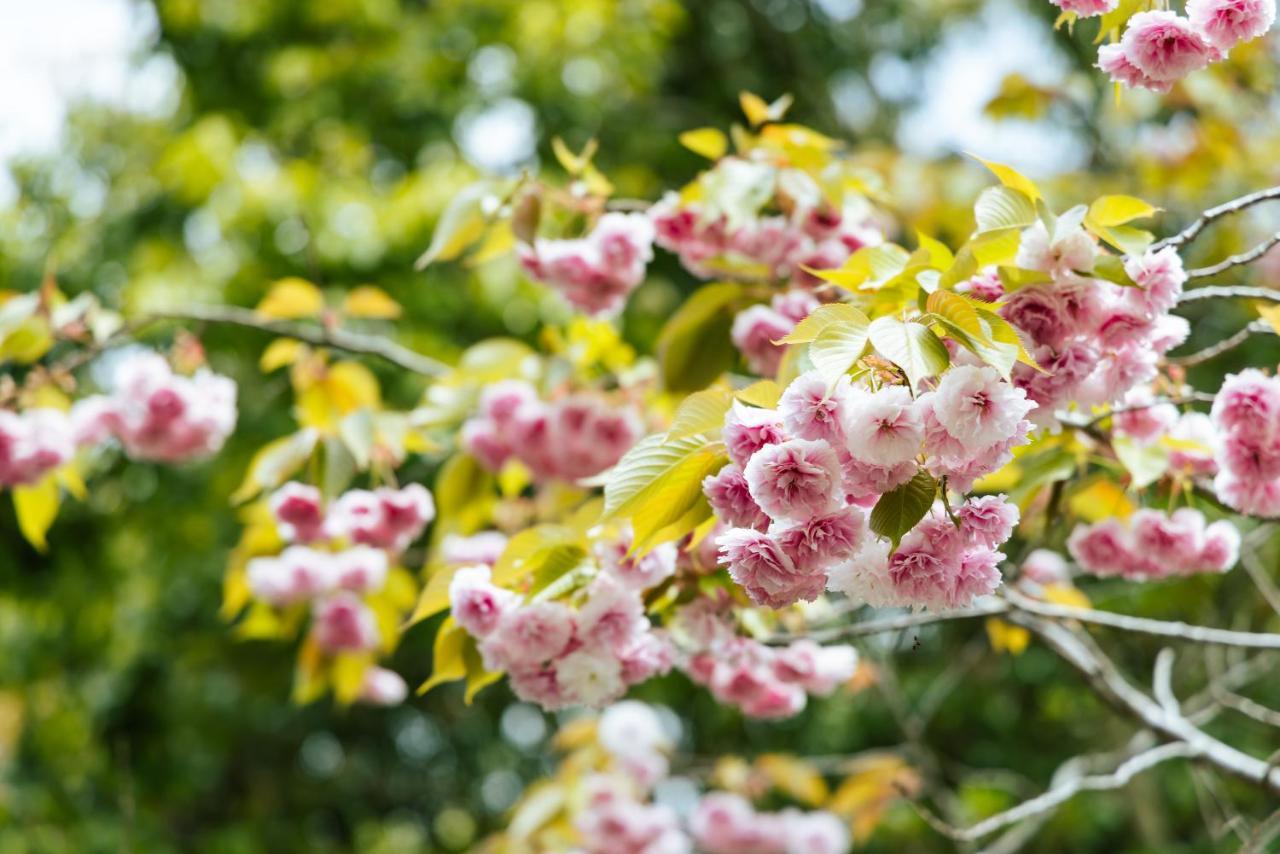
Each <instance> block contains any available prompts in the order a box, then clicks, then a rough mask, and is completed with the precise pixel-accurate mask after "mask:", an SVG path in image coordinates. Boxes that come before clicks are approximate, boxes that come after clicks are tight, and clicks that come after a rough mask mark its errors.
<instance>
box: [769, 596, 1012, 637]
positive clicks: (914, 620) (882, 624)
mask: <svg viewBox="0 0 1280 854" xmlns="http://www.w3.org/2000/svg"><path fill="white" fill-rule="evenodd" d="M1008 610H1009V605H1008V603H1006V602H1002V601H1000V600H999V599H995V598H992V599H988V600H983V601H980V602H979V603H978V604H977V605H974V606H973V607H971V608H957V609H956V610H954V611H923V612H920V613H913V614H903V615H901V616H897V617H885V618H883V619H879V620H868V621H866V622H862V623H849V624H847V625H843V626H833V627H831V628H828V629H815V630H813V631H808V632H782V633H779V634H776V635H770V636H769V637H766V638H764V640H763V642H764V643H766V644H771V645H774V646H786V645H787V644H790V643H792V642H793V641H796V640H799V639H801V638H806V639H808V640H812V641H816V642H818V643H829V642H831V641H837V640H846V639H848V638H860V637H866V636H868V635H882V634H887V633H888V632H897V631H901V630H903V629H914V628H917V627H919V626H928V625H932V624H934V623H947V622H951V621H953V620H967V619H972V618H974V617H990V616H992V615H994V614H1003V613H1004V612H1005V611H1008Z"/></svg>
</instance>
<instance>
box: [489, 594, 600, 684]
mask: <svg viewBox="0 0 1280 854" xmlns="http://www.w3.org/2000/svg"><path fill="white" fill-rule="evenodd" d="M576 622H577V621H576V617H575V615H574V613H573V611H572V610H570V609H569V608H568V607H567V606H565V605H562V604H561V603H559V602H538V603H535V604H532V605H523V606H521V607H518V608H510V609H506V610H504V611H503V612H502V615H501V616H500V617H499V619H498V624H497V626H496V627H495V628H494V629H493V631H492V632H491V633H490V634H489V636H488V637H486V638H485V639H484V641H483V642H482V643H481V645H480V651H481V653H483V655H484V657H485V661H486V666H488V667H489V668H490V669H491V670H503V669H512V668H514V667H519V666H534V665H538V664H541V663H542V662H545V661H548V660H550V659H554V658H558V657H559V656H560V655H561V654H563V653H564V651H565V649H566V648H567V647H568V646H569V643H570V642H571V641H572V640H573V636H574V631H575V627H576ZM489 662H492V663H489Z"/></svg>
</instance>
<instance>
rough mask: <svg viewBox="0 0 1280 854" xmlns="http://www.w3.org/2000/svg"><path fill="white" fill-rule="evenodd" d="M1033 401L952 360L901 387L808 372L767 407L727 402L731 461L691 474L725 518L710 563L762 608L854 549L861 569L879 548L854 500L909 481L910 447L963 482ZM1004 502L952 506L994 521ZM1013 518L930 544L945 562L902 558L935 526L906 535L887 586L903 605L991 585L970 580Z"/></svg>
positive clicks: (1008, 441) (990, 464)
mask: <svg viewBox="0 0 1280 854" xmlns="http://www.w3.org/2000/svg"><path fill="white" fill-rule="evenodd" d="M1034 407H1035V404H1034V403H1032V402H1030V401H1028V400H1027V399H1026V394H1025V393H1024V392H1023V391H1022V390H1021V389H1019V388H1016V387H1015V386H1013V385H1011V384H1010V383H1007V382H1005V381H1003V380H1002V379H1001V378H1000V376H999V374H997V373H996V372H995V371H994V370H993V369H991V368H989V367H978V366H974V365H961V366H957V367H955V368H953V369H952V370H950V371H948V372H947V373H946V374H944V375H943V376H942V378H941V379H940V380H939V381H938V382H937V383H936V384H935V386H934V387H933V388H932V389H931V390H929V391H925V392H923V393H921V394H920V395H919V396H918V397H914V398H913V397H912V395H911V393H910V391H909V390H908V389H907V388H905V387H903V386H886V387H883V388H880V389H877V390H874V391H873V390H871V389H870V388H864V387H855V386H854V384H853V383H852V382H850V381H849V380H848V378H843V377H842V378H841V379H840V380H839V381H838V382H835V383H830V382H828V381H827V380H825V379H824V378H823V377H822V376H820V375H819V374H817V373H816V372H815V373H809V374H805V375H803V376H801V377H799V378H797V379H796V380H795V381H794V382H792V383H791V385H790V386H788V388H787V389H786V391H785V392H784V393H783V395H782V397H781V399H780V400H779V402H778V406H777V408H776V409H762V408H749V407H745V406H741V405H739V404H736V403H735V404H734V407H733V408H732V409H731V411H730V412H729V414H728V416H727V417H726V419H725V425H724V429H723V431H722V435H723V438H724V442H725V446H726V448H727V450H728V454H729V458H730V463H729V464H728V465H727V466H725V468H723V469H722V470H721V471H720V472H718V473H717V474H716V475H714V476H712V477H709V478H707V479H706V481H704V483H703V491H704V493H705V494H706V496H707V499H708V501H709V503H710V504H711V506H712V508H713V510H714V511H715V513H716V515H717V517H718V518H719V519H720V520H721V521H722V522H724V523H725V524H726V525H728V526H729V527H728V529H727V530H725V531H724V532H723V533H721V534H720V535H719V536H718V538H717V544H718V545H719V547H720V554H721V560H722V563H723V564H724V565H725V566H727V567H728V569H729V573H730V575H731V576H732V577H733V579H734V580H735V581H737V582H738V584H740V585H741V586H742V587H743V588H744V589H745V590H746V591H747V594H748V595H749V596H750V597H751V599H752V601H754V602H756V603H757V604H760V605H767V606H769V607H772V608H780V607H784V606H786V605H790V604H793V603H795V602H797V601H801V600H804V601H812V600H814V599H816V598H817V597H818V596H819V595H820V594H821V593H822V591H823V590H824V589H825V588H826V587H827V586H828V585H829V583H830V579H831V577H832V573H833V570H834V571H835V572H836V573H837V574H839V575H841V576H847V575H848V574H849V570H848V567H847V564H848V563H849V562H850V561H851V560H852V561H855V562H858V561H859V560H865V561H866V562H867V564H868V566H867V567H866V570H865V571H869V572H874V571H875V568H878V567H879V566H880V562H879V561H877V560H876V559H875V558H876V557H877V553H878V551H879V550H878V549H877V548H874V547H873V548H864V546H866V545H867V541H868V540H869V539H870V537H871V535H870V533H869V531H868V528H867V522H866V517H865V514H864V513H863V509H864V508H866V507H869V506H871V505H873V504H875V503H876V501H877V500H878V499H879V498H880V496H881V495H883V494H884V493H886V492H889V491H890V490H892V489H894V488H895V487H898V486H901V485H902V484H904V483H906V482H907V481H909V480H911V479H912V478H913V477H914V476H915V475H916V474H917V473H918V472H919V471H920V466H921V458H922V455H923V466H924V468H925V470H927V471H928V472H929V473H930V474H931V475H933V476H934V477H937V478H946V479H947V481H948V483H949V484H951V485H953V486H954V488H955V489H957V490H958V491H961V492H964V491H967V490H969V489H970V488H971V487H972V484H973V482H974V481H975V480H976V479H977V478H979V477H981V476H983V475H984V474H987V473H989V472H992V471H995V470H996V469H998V468H999V467H1001V466H1002V465H1004V464H1005V463H1007V462H1008V461H1009V460H1010V459H1011V458H1012V450H1013V448H1014V447H1016V446H1018V445H1020V444H1023V443H1025V441H1026V439H1027V435H1028V433H1029V431H1030V426H1031V425H1030V422H1029V421H1028V420H1027V415H1028V413H1030V412H1031V410H1032V409H1033V408H1034ZM1010 510H1012V508H1010V507H1009V505H1006V504H1005V503H1004V502H1003V501H1001V500H999V499H980V500H978V501H975V502H970V503H968V504H966V505H965V507H963V508H962V512H963V513H968V514H971V515H972V516H973V517H974V519H975V520H976V519H978V518H979V517H985V516H986V515H990V514H995V515H997V516H1000V517H1001V518H1002V520H1003V519H1004V517H1005V515H1007V513H1008V512H1009V511H1010ZM962 521H963V519H962ZM1013 521H1016V512H1015V513H1014V516H1013ZM985 523H986V521H985V518H984V519H983V521H982V524H985ZM1012 524H1013V522H1009V523H1008V524H1007V526H1005V527H1007V528H1008V530H1005V531H1004V532H1003V536H1001V537H999V538H998V539H995V540H991V542H986V541H987V540H989V539H990V537H988V536H987V535H986V534H985V533H983V534H982V535H980V536H979V538H978V539H977V540H972V541H971V538H969V537H968V536H967V535H966V536H962V537H959V539H956V538H948V539H947V541H946V543H943V542H941V541H939V542H937V543H934V544H932V545H931V546H930V547H931V548H933V549H938V550H942V549H944V548H945V552H940V553H939V554H937V555H935V557H937V558H938V560H939V561H940V562H941V565H944V566H945V568H946V569H947V572H945V573H941V571H939V572H934V573H925V572H924V571H923V569H922V568H921V569H918V570H910V569H909V567H908V564H907V563H904V561H906V560H907V558H906V555H908V554H915V555H918V557H917V558H914V559H913V560H915V561H916V562H917V563H919V562H921V561H923V560H924V557H923V554H924V551H923V550H922V549H918V548H915V544H916V542H917V541H918V540H919V539H921V537H922V536H924V535H925V533H926V531H927V532H928V534H930V535H932V534H936V533H937V532H936V531H933V529H932V528H931V527H927V528H922V529H921V530H920V532H918V533H919V535H920V536H915V537H912V536H911V535H908V538H907V539H905V540H904V542H903V546H902V548H900V551H903V549H905V551H903V557H900V558H899V557H897V556H896V555H895V558H894V560H896V563H895V562H892V561H891V566H893V567H897V569H896V570H894V571H892V572H891V578H892V583H893V587H894V588H895V590H896V591H897V593H898V595H899V597H900V598H902V599H904V600H905V601H907V602H910V603H913V604H920V605H931V606H934V607H938V606H940V605H941V604H942V603H947V604H948V605H951V606H954V605H955V604H962V603H963V602H965V601H967V600H968V599H970V598H972V596H974V595H979V594H980V593H982V592H990V591H989V590H987V589H985V587H986V584H985V583H979V579H983V580H985V581H986V582H990V581H992V574H991V572H988V571H986V570H984V569H983V567H985V566H986V565H987V564H989V563H990V562H991V561H992V560H993V558H992V557H991V555H993V554H995V552H993V551H991V550H992V549H994V547H995V546H996V545H998V544H999V543H1000V542H1003V541H1004V539H1006V538H1007V537H1008V536H1009V532H1010V531H1011V530H1012ZM921 525H926V526H929V525H932V523H931V522H929V520H925V521H924V522H922V523H921ZM952 527H955V526H954V525H952ZM953 540H954V541H955V542H954V543H953V542H952V541H953ZM975 544H981V548H979V547H978V546H977V545H975ZM952 546H954V548H952ZM951 558H955V559H956V560H955V561H953V560H951ZM956 561H958V562H959V563H956ZM953 564H954V566H953ZM913 565H914V564H913ZM931 565H932V564H931ZM952 570H954V571H952ZM853 574H854V575H858V574H860V571H858V570H855V571H854V572H853ZM926 576H927V577H928V578H932V579H933V584H932V586H931V585H930V584H929V583H927V582H926V581H925V578H926ZM995 580H996V581H998V574H996V575H995ZM872 586H874V585H872Z"/></svg>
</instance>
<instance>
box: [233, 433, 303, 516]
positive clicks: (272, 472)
mask: <svg viewBox="0 0 1280 854" xmlns="http://www.w3.org/2000/svg"><path fill="white" fill-rule="evenodd" d="M319 436H320V434H319V433H317V432H316V431H315V430H312V429H310V428H303V429H302V430H299V431H298V432H297V433H293V434H292V435H289V436H285V437H284V438H282V439H276V440H275V441H273V442H268V443H267V444H266V445H264V446H263V447H262V448H261V449H259V450H258V452H257V453H256V454H254V455H253V459H252V460H250V461H249V470H248V471H247V472H245V476H244V482H243V483H241V484H240V487H239V488H238V489H237V490H236V491H235V492H234V493H232V495H231V501H232V503H233V504H241V503H243V502H245V501H248V500H249V499H250V498H253V497H254V496H255V495H257V494H258V493H259V492H262V491H263V490H264V489H275V488H276V487H277V486H279V485H280V484H282V483H284V482H285V481H286V480H288V479H289V476H290V475H291V474H293V473H294V472H295V471H297V470H298V469H299V468H301V467H302V464H303V463H305V462H306V461H307V460H308V459H309V458H310V457H311V452H312V451H313V450H315V447H316V441H317V440H318V439H319Z"/></svg>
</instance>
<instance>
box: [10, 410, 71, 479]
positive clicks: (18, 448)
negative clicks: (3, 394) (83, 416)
mask: <svg viewBox="0 0 1280 854" xmlns="http://www.w3.org/2000/svg"><path fill="white" fill-rule="evenodd" d="M74 453H75V442H74V441H73V432H72V426H71V422H70V421H68V419H67V416H66V415H64V414H63V413H62V412H59V411H58V410H56V409H44V408H39V409H28V410H26V411H25V412H22V413H20V414H19V413H16V412H10V411H9V410H4V409H0V487H5V486H24V485H28V484H33V483H36V482H38V481H40V480H42V479H43V478H44V477H45V475H47V474H48V473H49V472H51V471H53V470H54V469H55V468H57V467H58V466H61V465H63V464H64V463H66V462H68V461H69V460H70V459H71V456H72V454H74Z"/></svg>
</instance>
